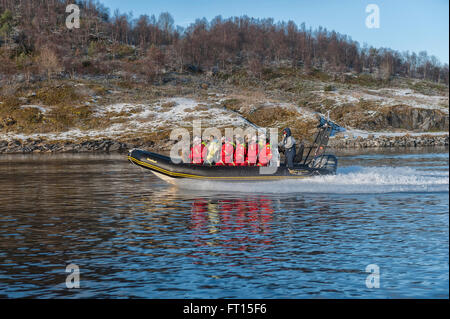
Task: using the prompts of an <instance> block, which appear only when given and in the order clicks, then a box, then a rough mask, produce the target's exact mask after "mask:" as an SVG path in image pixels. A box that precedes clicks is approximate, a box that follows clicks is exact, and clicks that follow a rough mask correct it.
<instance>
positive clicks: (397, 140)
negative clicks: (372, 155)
mask: <svg viewBox="0 0 450 319" xmlns="http://www.w3.org/2000/svg"><path fill="white" fill-rule="evenodd" d="M329 145H330V147H332V148H335V149H345V148H384V147H424V146H448V135H418V136H412V135H408V134H406V135H402V136H377V137H375V136H373V135H369V136H368V137H362V136H358V137H356V138H344V137H338V136H337V137H335V138H333V139H330V142H329Z"/></svg>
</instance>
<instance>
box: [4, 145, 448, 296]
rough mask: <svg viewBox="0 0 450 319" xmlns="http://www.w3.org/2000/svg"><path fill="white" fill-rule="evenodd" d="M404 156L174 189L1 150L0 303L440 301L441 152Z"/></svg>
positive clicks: (117, 159) (122, 170)
mask: <svg viewBox="0 0 450 319" xmlns="http://www.w3.org/2000/svg"><path fill="white" fill-rule="evenodd" d="M402 152H403V153H399V152H396V151H388V152H378V153H377V152H374V151H370V152H366V153H364V154H354V153H353V154H352V153H346V154H340V155H341V156H340V157H339V158H340V163H339V165H340V166H339V170H338V175H337V176H330V177H318V178H315V179H313V180H309V181H306V180H304V181H289V182H268V183H259V184H239V183H238V184H227V183H220V182H219V183H201V182H189V183H183V184H181V185H179V187H174V186H170V185H167V184H165V182H163V181H160V180H159V179H157V178H156V177H155V176H153V175H152V174H151V173H149V172H147V171H144V170H142V169H140V168H138V167H136V166H133V165H132V164H129V163H128V162H127V161H126V156H120V155H110V156H109V155H52V156H47V155H39V156H38V155H36V156H30V155H27V156H19V155H15V156H0V245H1V248H0V297H7V298H17V297H37V298H54V297H63V298H66V297H70V298H74V297H75V298H88V297H94V298H103V297H106V298H128V297H132V298H135V297H143V298H448V297H449V181H448V178H449V156H448V149H431V150H420V151H418V150H415V151H408V152H407V153H405V151H402ZM69 264H76V265H77V266H78V267H79V269H80V288H79V289H68V288H67V287H66V278H67V276H68V275H69V273H66V266H67V265H69ZM369 264H376V265H377V266H378V267H379V284H380V287H379V288H372V289H369V288H367V287H366V278H367V276H368V275H369V273H366V267H367V266H368V265H369ZM374 282H375V281H374Z"/></svg>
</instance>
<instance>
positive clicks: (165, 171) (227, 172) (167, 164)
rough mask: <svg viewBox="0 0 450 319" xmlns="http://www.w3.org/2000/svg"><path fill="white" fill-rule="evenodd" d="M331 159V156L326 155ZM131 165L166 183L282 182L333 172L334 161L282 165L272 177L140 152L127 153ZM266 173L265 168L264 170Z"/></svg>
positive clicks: (253, 168) (250, 168)
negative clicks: (316, 165)
mask: <svg viewBox="0 0 450 319" xmlns="http://www.w3.org/2000/svg"><path fill="white" fill-rule="evenodd" d="M330 156H332V155H330ZM128 159H129V161H130V162H132V163H133V164H135V165H137V166H139V167H142V168H144V169H147V170H150V171H152V172H153V173H155V175H156V176H158V177H159V178H161V179H163V180H165V181H167V182H169V183H170V182H175V180H179V179H195V180H210V181H271V180H283V179H303V178H310V177H313V176H317V175H330V174H335V173H336V166H337V160H335V161H334V164H333V165H329V166H328V167H322V168H312V167H309V166H307V165H300V164H297V165H295V166H294V169H289V168H287V167H286V166H285V165H281V166H280V167H277V168H276V169H275V171H274V172H273V173H272V174H265V170H262V169H261V167H258V166H214V165H212V166H211V165H196V164H186V163H180V164H174V163H173V162H172V160H171V159H170V157H167V156H164V155H160V154H157V153H152V152H147V151H144V150H139V149H134V150H131V151H130V152H129V154H128ZM266 170H267V168H266Z"/></svg>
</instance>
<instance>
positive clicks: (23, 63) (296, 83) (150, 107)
mask: <svg viewBox="0 0 450 319" xmlns="http://www.w3.org/2000/svg"><path fill="white" fill-rule="evenodd" d="M39 3H40V4H41V5H40V6H39ZM79 3H80V6H81V7H82V9H83V10H85V17H84V19H83V22H82V25H81V28H80V29H79V30H67V29H66V28H65V26H64V17H65V11H64V8H65V7H64V5H65V1H48V0H42V1H36V2H34V1H33V2H22V1H14V0H3V1H2V2H0V24H1V25H0V30H1V32H0V63H1V68H0V141H3V142H0V152H16V151H18V152H21V151H33V150H37V151H39V150H41V151H53V150H64V147H59V148H58V147H52V146H51V145H59V146H61V145H64V144H65V143H68V144H74V143H75V144H77V145H81V144H82V143H83V142H85V141H108V143H107V145H109V146H108V147H107V148H106V149H107V150H109V149H110V144H112V143H119V144H120V143H122V144H120V145H122V146H121V147H122V148H124V147H125V146H124V145H127V146H130V145H131V146H135V145H144V144H145V145H148V146H151V147H154V148H162V149H167V148H168V147H169V146H170V144H171V142H170V141H169V140H168V136H169V134H170V131H171V129H173V128H175V127H180V126H182V127H190V126H191V125H192V121H193V120H194V119H201V120H202V126H203V127H209V126H215V127H219V128H225V127H246V126H254V127H277V128H278V129H279V130H280V131H281V130H282V129H283V128H284V127H286V126H289V127H291V128H292V130H293V134H294V136H296V137H297V138H299V139H302V140H308V139H309V138H310V137H311V136H312V135H313V133H314V127H315V125H316V115H315V114H316V112H319V113H321V114H326V113H327V112H328V111H329V112H330V116H331V118H332V119H333V120H334V121H336V122H337V123H339V124H340V125H342V126H344V127H346V129H347V132H346V133H345V134H343V136H341V138H344V139H349V138H350V139H353V138H368V137H371V138H373V137H374V136H375V137H378V136H404V135H407V134H409V135H410V136H414V135H415V136H422V135H429V136H437V135H446V136H447V138H446V140H447V142H445V140H444V142H442V140H440V141H441V142H439V143H438V144H442V143H444V144H445V143H447V144H448V129H449V115H448V114H449V100H448V65H441V64H440V63H439V62H437V61H436V60H435V58H433V57H428V56H427V55H426V53H423V52H422V53H421V54H419V55H415V54H412V55H411V54H409V53H408V54H401V53H399V52H396V51H392V50H389V49H376V48H360V47H359V44H358V43H356V42H353V41H351V40H350V39H348V38H347V37H345V36H343V35H339V34H337V33H335V32H334V31H333V32H329V31H327V30H325V29H322V28H320V29H318V30H315V31H312V30H306V29H305V28H304V26H302V27H300V28H299V27H297V26H295V25H294V24H292V23H286V24H274V22H273V21H271V20H267V21H266V20H262V21H261V20H254V19H250V18H247V17H241V18H230V19H227V20H223V19H215V20H214V21H211V22H207V21H204V20H202V21H197V22H196V23H195V24H193V25H192V26H191V27H189V28H187V29H185V30H181V29H179V28H175V27H174V26H173V19H171V17H170V15H168V14H161V15H160V17H159V18H158V20H156V18H153V17H152V18H148V17H147V18H148V19H147V18H146V17H140V18H138V19H137V20H135V21H130V20H129V19H128V18H127V17H126V16H125V15H120V14H119V13H117V12H116V13H115V15H114V16H113V17H109V15H108V13H107V10H106V9H104V8H103V7H102V6H101V5H98V4H93V3H91V2H79ZM44 9H45V10H44ZM52 14H53V15H52ZM24 17H25V18H26V19H23V18H24ZM19 18H20V19H19ZM24 21H32V23H25V22H24ZM38 29H39V32H37V30H38ZM218 32H219V33H220V34H222V37H219V38H221V39H222V40H221V41H219V40H217V39H218V38H217V36H218ZM237 35H239V36H237ZM214 39H216V40H214ZM256 39H259V40H258V41H259V42H258V41H256ZM419 56H420V59H419V58H418V57H419ZM446 132H447V133H446ZM27 140H28V142H24V141H27ZM431 141H432V142H430V143H434V142H435V139H431ZM101 143H102V142H100V144H101ZM427 143H428V142H427ZM97 144H98V143H97ZM103 144H104V143H103ZM119 144H117V145H119ZM338 144H339V143H338ZM347 144H348V143H347ZM350 144H351V143H350ZM413 144H414V143H413ZM416 144H417V143H416ZM416 144H414V145H416ZM30 145H31V146H33V147H34V148H33V147H31V148H29V146H30ZM36 145H41V146H39V147H40V148H39V147H37V146H36ZM43 145H47V146H45V147H44V146H43ZM105 145H106V144H105ZM339 145H342V143H340V144H339ZM371 145H372V144H371ZM386 145H390V144H389V143H388V144H386ZM79 147H80V148H81V146H79ZM69 148H70V147H69ZM99 149H102V148H99Z"/></svg>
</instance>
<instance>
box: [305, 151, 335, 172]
mask: <svg viewBox="0 0 450 319" xmlns="http://www.w3.org/2000/svg"><path fill="white" fill-rule="evenodd" d="M337 165H338V160H337V157H336V156H334V155H331V154H324V155H321V156H318V157H316V158H314V159H313V160H312V161H311V163H310V167H311V168H318V169H325V170H327V171H330V172H332V173H333V174H335V173H336V170H337Z"/></svg>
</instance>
